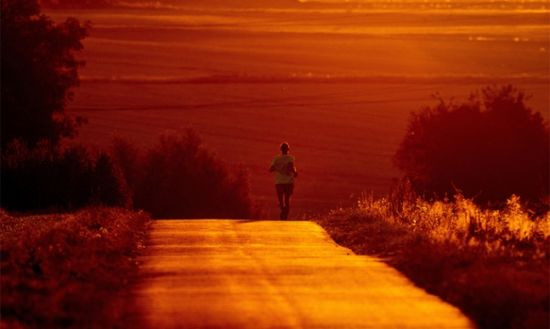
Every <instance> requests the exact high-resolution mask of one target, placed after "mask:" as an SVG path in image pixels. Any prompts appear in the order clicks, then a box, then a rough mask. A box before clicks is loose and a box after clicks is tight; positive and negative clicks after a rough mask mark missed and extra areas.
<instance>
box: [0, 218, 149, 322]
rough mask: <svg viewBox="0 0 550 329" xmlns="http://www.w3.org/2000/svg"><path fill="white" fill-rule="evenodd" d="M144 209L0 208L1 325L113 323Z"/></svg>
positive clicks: (143, 227)
mask: <svg viewBox="0 0 550 329" xmlns="http://www.w3.org/2000/svg"><path fill="white" fill-rule="evenodd" d="M148 223H149V217H148V216H147V215H145V214H143V213H139V212H131V211H127V210H123V209H114V208H89V209H86V210H82V211H79V212H77V213H71V214H56V215H39V216H27V217H13V216H10V215H8V214H6V213H5V212H0V228H1V231H0V238H1V241H2V244H1V249H0V252H1V253H0V255H1V263H0V265H1V272H2V276H1V288H2V304H1V312H2V313H1V318H2V320H1V327H7V328H60V327H64V328H67V327H69V328H82V327H86V328H111V327H115V324H116V322H117V319H118V318H119V317H120V316H121V315H122V311H123V303H124V300H122V299H121V298H118V296H117V292H119V291H122V289H124V288H125V287H127V286H128V285H129V284H131V282H132V278H133V273H135V272H136V267H137V264H136V256H137V253H138V252H139V250H140V249H141V248H143V246H144V242H145V239H146V231H147V227H148Z"/></svg>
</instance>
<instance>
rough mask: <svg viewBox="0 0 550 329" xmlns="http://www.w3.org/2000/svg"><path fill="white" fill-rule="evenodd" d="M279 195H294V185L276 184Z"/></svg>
mask: <svg viewBox="0 0 550 329" xmlns="http://www.w3.org/2000/svg"><path fill="white" fill-rule="evenodd" d="M275 189H276V190H277V193H281V194H288V195H292V192H294V184H275Z"/></svg>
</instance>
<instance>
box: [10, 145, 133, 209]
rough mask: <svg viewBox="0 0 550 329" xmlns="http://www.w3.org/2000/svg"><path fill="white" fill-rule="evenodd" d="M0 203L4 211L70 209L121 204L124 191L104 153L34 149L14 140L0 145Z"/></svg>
mask: <svg viewBox="0 0 550 329" xmlns="http://www.w3.org/2000/svg"><path fill="white" fill-rule="evenodd" d="M1 162H2V167H1V172H0V174H1V196H2V197H1V198H0V205H1V207H2V208H4V209H6V210H10V211H45V210H46V211H60V210H74V209H78V208H82V207H84V206H87V205H91V204H102V205H107V206H127V205H128V204H129V201H130V200H129V193H128V191H127V187H126V184H125V182H124V179H123V178H122V176H121V175H120V174H119V172H118V171H117V169H116V167H115V166H114V164H113V162H112V160H111V158H110V156H109V155H108V154H106V153H104V152H99V153H98V154H97V155H92V154H91V152H90V151H89V150H87V149H86V148H85V147H83V146H73V147H69V148H67V149H64V150H63V149H60V148H59V147H58V146H54V145H52V144H50V143H48V142H42V143H40V144H39V145H38V146H37V147H35V148H34V149H29V148H27V147H26V146H25V144H24V143H21V142H19V141H17V140H16V141H14V142H12V143H11V144H9V146H8V147H7V149H5V150H3V154H2V160H1Z"/></svg>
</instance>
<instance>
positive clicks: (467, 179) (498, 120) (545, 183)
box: [394, 86, 550, 204]
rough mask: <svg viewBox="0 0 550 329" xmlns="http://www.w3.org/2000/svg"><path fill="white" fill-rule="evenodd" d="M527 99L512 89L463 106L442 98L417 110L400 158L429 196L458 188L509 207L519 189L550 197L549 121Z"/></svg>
mask: <svg viewBox="0 0 550 329" xmlns="http://www.w3.org/2000/svg"><path fill="white" fill-rule="evenodd" d="M525 100H526V97H525V95H524V93H523V92H521V91H518V90H517V89H515V88H514V87H512V86H505V87H501V88H496V87H487V88H485V89H483V90H482V95H481V96H480V95H478V94H473V95H471V96H470V99H469V100H468V101H467V102H465V103H463V104H455V103H453V102H445V101H444V100H440V103H439V104H438V105H436V106H435V107H427V108H425V109H424V110H423V111H421V112H420V113H413V114H412V116H411V119H410V123H409V127H408V129H407V133H406V136H405V138H404V139H403V141H402V143H401V145H400V146H399V149H398V150H397V152H396V154H395V157H394V160H395V163H396V165H397V166H398V167H399V169H401V170H402V171H404V173H405V175H406V177H407V178H408V179H409V180H410V182H411V184H412V186H413V188H414V189H415V191H417V192H418V193H420V194H422V195H423V196H424V197H428V198H431V197H435V198H438V199H441V198H443V197H445V196H446V195H449V196H451V195H454V194H455V193H456V192H459V193H461V194H463V195H464V196H466V197H467V198H475V200H476V201H477V202H479V203H483V204H488V203H493V204H495V203H497V204H503V203H504V202H505V200H506V199H507V198H508V197H509V196H510V195H512V194H516V195H518V196H521V198H522V199H523V200H525V201H530V202H533V201H538V200H540V199H541V198H544V197H547V196H548V194H549V182H550V180H549V179H550V178H549V165H550V164H549V159H550V154H549V152H550V148H549V132H548V124H547V122H545V121H544V120H543V118H542V116H541V115H540V113H538V112H537V113H533V111H532V110H531V109H530V108H529V107H528V106H527V105H526V104H525Z"/></svg>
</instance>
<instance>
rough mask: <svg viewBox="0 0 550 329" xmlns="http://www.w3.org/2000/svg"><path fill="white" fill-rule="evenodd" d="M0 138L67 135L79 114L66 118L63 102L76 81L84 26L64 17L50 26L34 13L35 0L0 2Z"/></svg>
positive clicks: (79, 121) (34, 139)
mask: <svg viewBox="0 0 550 329" xmlns="http://www.w3.org/2000/svg"><path fill="white" fill-rule="evenodd" d="M1 26H2V47H1V53H2V56H1V57H2V58H1V61H2V65H1V66H2V70H1V71H2V72H1V75H2V84H1V94H2V100H1V102H2V104H1V107H2V118H1V140H2V147H5V146H6V145H7V144H8V143H9V142H11V141H12V140H13V139H16V138H17V139H20V140H21V141H24V142H26V143H28V144H29V145H30V146H34V145H35V144H36V143H38V141H40V140H41V139H47V140H49V141H51V142H54V143H55V142H57V141H58V140H59V139H60V138H62V137H66V136H73V135H74V134H75V132H76V127H77V126H79V125H80V124H82V123H83V122H84V119H82V118H71V117H69V116H68V115H67V114H66V113H65V112H64V109H65V104H66V102H67V101H68V100H69V99H70V98H71V97H72V94H71V92H70V91H69V89H70V88H71V87H73V86H76V85H77V84H78V68H79V67H80V66H81V65H83V62H81V61H79V60H77V59H76V58H75V53H76V52H78V51H79V50H81V49H82V43H81V40H82V39H83V38H84V37H86V35H87V32H86V27H85V26H83V25H81V24H80V23H79V22H78V20H76V19H74V18H68V19H67V20H66V21H65V22H64V23H60V24H56V23H54V22H53V21H52V20H51V19H49V18H48V17H47V16H45V15H43V14H41V13H40V8H39V6H38V4H37V1H36V0H3V1H2V20H1Z"/></svg>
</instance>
